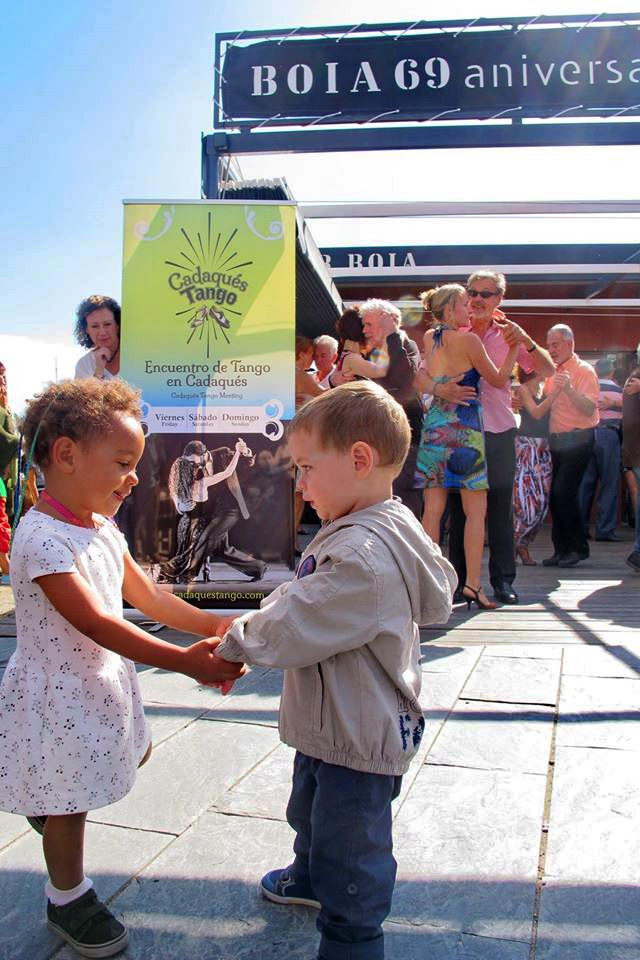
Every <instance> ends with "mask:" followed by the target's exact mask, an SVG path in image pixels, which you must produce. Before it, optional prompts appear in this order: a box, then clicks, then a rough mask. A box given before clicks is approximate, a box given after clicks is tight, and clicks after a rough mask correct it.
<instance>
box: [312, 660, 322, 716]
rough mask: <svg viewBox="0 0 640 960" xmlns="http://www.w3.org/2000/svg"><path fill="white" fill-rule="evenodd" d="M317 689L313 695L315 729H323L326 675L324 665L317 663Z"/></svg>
mask: <svg viewBox="0 0 640 960" xmlns="http://www.w3.org/2000/svg"><path fill="white" fill-rule="evenodd" d="M316 671H317V672H316V678H315V684H314V686H315V690H314V695H313V729H314V730H322V714H323V710H324V677H323V676H322V665H321V664H319V663H317V664H316Z"/></svg>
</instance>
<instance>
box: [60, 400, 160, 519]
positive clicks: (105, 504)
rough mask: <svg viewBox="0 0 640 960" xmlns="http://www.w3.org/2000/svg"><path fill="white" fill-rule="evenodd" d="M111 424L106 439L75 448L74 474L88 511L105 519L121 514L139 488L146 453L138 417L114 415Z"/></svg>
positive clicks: (95, 440)
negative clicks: (141, 464) (141, 465)
mask: <svg viewBox="0 0 640 960" xmlns="http://www.w3.org/2000/svg"><path fill="white" fill-rule="evenodd" d="M112 423H113V426H112V429H111V430H110V431H109V433H107V434H106V435H105V436H101V437H98V438H96V437H89V438H88V439H87V440H84V441H81V442H79V443H77V444H75V445H74V447H75V449H74V471H73V474H72V476H73V479H74V482H75V483H78V482H80V483H81V484H82V487H83V490H82V492H81V493H80V496H81V497H82V500H83V502H84V504H86V507H87V509H88V510H90V511H92V512H93V513H99V514H102V515H103V516H106V517H112V516H113V515H114V514H115V513H117V512H118V509H119V508H120V507H121V505H122V504H123V503H124V501H125V499H126V498H127V497H128V496H129V494H130V493H131V491H132V490H133V488H134V487H135V486H136V485H137V483H138V476H137V474H136V467H137V465H138V463H139V461H140V458H141V457H142V454H143V452H144V434H143V432H142V428H141V426H140V423H139V421H138V420H136V418H135V417H132V416H129V415H124V414H121V413H114V415H113V421H112Z"/></svg>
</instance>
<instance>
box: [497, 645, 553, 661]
mask: <svg viewBox="0 0 640 960" xmlns="http://www.w3.org/2000/svg"><path fill="white" fill-rule="evenodd" d="M562 650H563V646H562V644H560V643H553V642H549V643H488V644H487V645H486V647H485V648H484V656H485V657H513V658H515V659H516V660H560V658H561V657H562Z"/></svg>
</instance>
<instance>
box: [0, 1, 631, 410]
mask: <svg viewBox="0 0 640 960" xmlns="http://www.w3.org/2000/svg"><path fill="white" fill-rule="evenodd" d="M539 6H540V4H539V3H538V2H537V0H536V4H528V3H527V4H526V5H523V4H522V3H521V2H520V0H519V2H518V3H517V4H514V3H513V2H512V3H504V2H503V3H491V2H487V3H485V4H484V5H483V10H482V12H483V14H484V15H486V16H494V15H507V16H509V15H523V16H524V15H527V14H531V16H533V15H534V14H535V13H540V12H544V13H552V12H562V13H571V12H576V13H583V12H588V10H589V7H590V6H591V7H593V0H588V2H584V3H575V2H573V0H565V2H562V3H551V2H548V3H547V4H546V6H545V7H544V9H543V10H540V9H539ZM636 6H637V4H636ZM534 7H535V9H534ZM633 9H634V4H633V3H631V4H624V3H610V4H606V3H605V2H600V3H598V5H597V7H596V8H593V12H594V13H595V12H600V11H603V10H610V11H612V12H623V11H625V10H626V11H629V12H632V11H633ZM416 11H419V13H416ZM477 14H478V6H477V2H476V0H449V2H446V0H436V2H433V3H431V4H430V5H429V10H428V16H429V18H430V19H438V18H442V19H443V20H444V19H453V18H457V17H466V16H468V17H475V16H477ZM418 15H425V10H424V6H423V5H420V4H416V3H415V2H412V3H410V2H404V0H396V2H395V3H394V4H393V17H394V19H397V20H407V21H409V22H411V21H412V20H414V19H416V17H417V16H418ZM388 17H389V5H388V3H386V2H384V3H383V2H380V0H369V2H367V3H363V2H346V3H345V2H338V0H324V2H322V3H308V4H306V5H305V6H304V8H303V9H301V5H300V4H299V3H293V2H291V0H284V2H282V3H280V4H278V6H277V8H276V7H273V8H266V7H265V6H264V4H263V3H258V2H256V0H245V2H244V3H243V4H238V3H233V4H232V3H230V2H228V0H223V2H219V3H217V4H215V5H214V4H213V3H212V2H211V0H207V2H200V0H186V2H185V3H183V4H176V3H169V2H167V0H154V2H151V0H137V2H136V3H134V4H131V3H125V2H123V0H111V2H108V3H103V4H87V3H86V0H83V2H78V0H61V2H60V3H58V4H53V3H50V2H46V3H45V2H42V0H41V2H37V0H36V2H24V3H21V4H15V5H13V6H12V7H9V8H8V9H7V8H5V9H3V14H2V20H3V24H2V36H1V37H0V53H1V55H2V62H3V68H4V70H3V73H4V76H3V92H4V93H5V97H3V101H4V102H3V110H2V132H3V137H2V140H3V150H2V151H1V152H0V157H1V159H0V165H1V173H2V204H0V236H1V237H2V264H3V267H4V270H0V295H1V297H0V303H1V304H2V311H1V313H0V358H2V359H3V360H5V362H6V363H7V366H8V368H9V375H10V388H11V389H12V393H13V392H14V390H15V395H16V400H15V401H14V402H16V405H18V404H17V400H18V395H20V396H22V395H23V394H25V393H26V392H31V390H30V388H31V386H32V385H33V388H34V389H35V388H37V387H38V386H39V385H40V382H41V381H42V379H43V378H45V377H49V376H51V377H52V376H53V360H54V357H55V358H57V360H58V372H59V374H64V373H66V372H70V369H71V364H72V360H73V358H74V357H75V355H76V354H77V353H78V352H79V351H76V350H75V349H74V348H73V346H72V338H71V328H72V323H73V312H74V309H75V306H76V305H77V303H78V302H79V301H80V300H81V299H82V298H83V297H84V296H86V295H88V294H90V293H108V294H110V295H113V296H116V297H119V295H120V269H121V266H120V256H121V235H122V200H123V199H124V198H147V199H157V198H175V199H180V198H192V197H198V196H199V190H200V188H199V182H200V133H201V131H205V132H209V131H210V130H211V126H212V117H211V90H212V76H213V68H212V59H213V55H212V49H213V37H214V34H215V32H216V31H234V30H238V31H239V30H242V29H250V28H256V27H268V26H271V27H287V26H291V27H294V26H296V25H299V24H303V23H305V24H318V25H320V24H327V23H353V22H361V21H363V20H364V21H366V22H370V23H376V22H383V21H384V20H386V19H388ZM516 153H517V154H518V157H517V161H516V158H515V157H514V154H516ZM533 153H534V152H533V151H466V152H464V151H457V152H450V151H449V152H444V151H437V152H436V151H433V152H432V151H424V152H423V153H422V154H405V155H398V154H396V155H378V156H374V155H369V156H368V157H367V162H366V164H365V167H364V169H365V171H366V173H365V175H363V165H362V161H361V159H359V158H358V157H357V156H353V155H352V156H348V155H347V156H344V157H343V158H341V159H340V161H339V163H338V161H337V160H336V164H335V165H334V164H331V163H327V161H326V159H322V158H318V159H314V158H309V157H308V158H304V159H303V158H296V157H275V158H274V157H269V158H251V159H250V160H243V161H242V169H243V172H245V173H246V175H249V176H253V175H261V174H262V175H266V176H271V175H285V176H286V177H287V179H288V181H289V182H290V184H291V185H292V187H293V191H294V194H295V195H296V197H297V199H299V200H318V199H327V200H328V199H336V200H340V199H345V200H346V199H372V200H373V199H379V200H385V199H403V198H406V199H410V198H417V199H424V200H429V199H433V200H441V199H450V200H456V199H458V200H460V199H502V198H505V199H544V198H554V197H555V198H556V199H560V198H563V199H572V198H573V199H580V198H586V197H587V196H590V197H592V198H598V197H599V198H602V199H609V198H614V197H615V198H618V197H619V198H625V197H627V198H634V197H636V196H637V192H638V191H637V183H638V180H637V170H638V169H639V168H640V164H639V163H638V160H639V159H640V157H639V148H635V147H634V148H625V150H624V151H620V150H618V151H616V150H614V149H612V148H601V149H600V151H596V152H595V154H597V156H596V155H595V154H594V151H590V152H588V153H585V152H584V151H582V152H581V155H580V156H578V151H576V150H575V148H574V150H573V152H571V151H569V152H567V151H551V150H543V151H536V152H535V156H534V155H533ZM508 155H510V157H511V158H512V159H509V156H508ZM336 170H339V171H340V173H339V176H337V175H336ZM368 229H371V230H374V229H376V228H375V227H374V226H373V225H370V227H369V228H368ZM377 229H378V231H379V233H380V236H379V237H378V235H375V236H374V234H373V233H371V234H370V235H369V236H368V239H369V240H370V242H372V243H375V242H384V241H385V240H386V241H387V242H400V241H401V240H402V239H407V240H408V239H413V238H414V237H413V235H415V236H417V235H418V233H419V231H421V230H423V229H424V227H423V226H421V225H417V224H412V225H408V224H407V223H406V222H405V223H404V224H402V225H395V226H393V227H391V226H390V225H388V224H387V225H384V226H381V227H379V228H377ZM438 229H439V230H440V231H441V237H442V238H443V239H444V240H447V242H450V241H449V236H448V234H447V231H450V230H451V229H453V228H452V227H451V225H450V224H449V225H446V224H442V225H441V227H439V228H438ZM455 229H457V230H458V232H459V229H460V228H459V227H456V228H455ZM514 229H515V230H516V233H515V235H514V239H519V237H518V236H517V233H518V230H517V228H514ZM520 229H522V230H524V229H525V228H524V227H521V228H520ZM558 229H560V227H558ZM621 230H622V227H621V226H620V225H618V226H616V224H615V223H613V224H610V225H608V226H606V227H605V226H603V227H602V232H601V233H600V234H599V235H600V237H601V238H602V239H612V240H613V239H624V240H629V242H632V240H633V237H634V236H635V237H636V238H637V237H638V231H637V224H636V225H635V226H634V225H632V226H631V227H629V226H626V227H624V230H625V231H626V232H625V233H624V236H620V231H621ZM496 233H497V236H496ZM555 235H557V231H556V230H554V236H555ZM500 236H502V237H504V231H503V228H502V227H500V225H496V224H491V223H485V224H483V223H480V224H470V225H468V226H465V239H466V240H467V242H481V241H482V238H483V237H486V238H487V240H496V239H498V237H500ZM476 237H477V239H476ZM359 238H360V233H359V227H358V226H355V225H354V226H349V225H345V224H333V225H332V224H326V225H324V226H320V227H319V228H318V233H317V239H318V241H319V242H320V243H323V244H333V245H337V244H340V243H343V242H349V241H350V240H351V239H359ZM541 239H546V238H545V237H541ZM576 239H578V236H576ZM594 239H597V236H594ZM454 241H455V236H454ZM454 241H452V242H454ZM26 338H28V339H26Z"/></svg>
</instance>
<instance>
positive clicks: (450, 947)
mask: <svg viewBox="0 0 640 960" xmlns="http://www.w3.org/2000/svg"><path fill="white" fill-rule="evenodd" d="M385 955H386V957H387V960H528V957H529V944H528V943H517V942H514V941H508V940H493V939H490V938H488V937H477V936H471V935H469V934H465V933H442V932H441V931H440V930H438V929H437V928H434V927H426V926H423V925H420V926H404V925H402V924H399V923H387V924H386V925H385Z"/></svg>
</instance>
